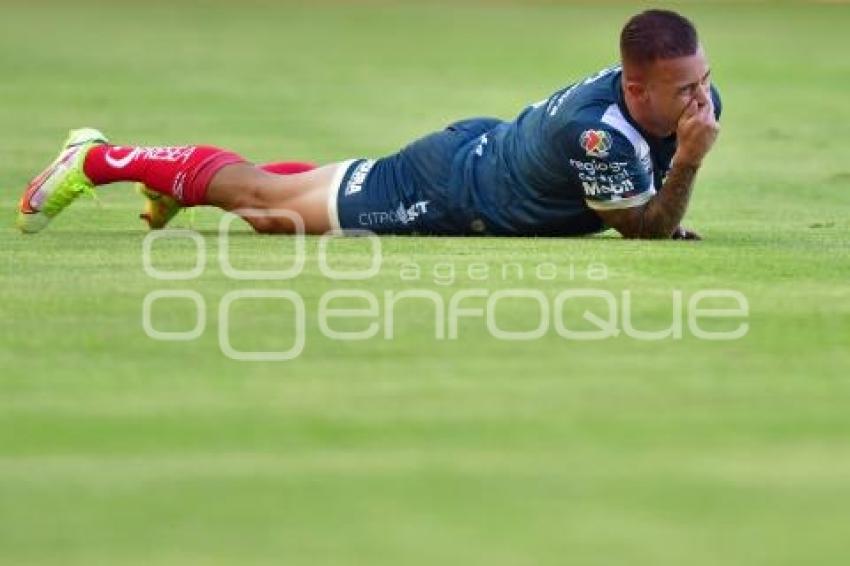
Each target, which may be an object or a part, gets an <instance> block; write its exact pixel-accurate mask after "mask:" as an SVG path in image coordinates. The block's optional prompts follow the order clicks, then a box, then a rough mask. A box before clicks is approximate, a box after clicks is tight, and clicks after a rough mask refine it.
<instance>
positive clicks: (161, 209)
mask: <svg viewBox="0 0 850 566" xmlns="http://www.w3.org/2000/svg"><path fill="white" fill-rule="evenodd" d="M316 167H317V166H316V165H315V164H314V163H310V162H307V161H278V162H274V163H265V164H263V165H260V169H262V170H263V171H267V172H269V173H274V174H276V175H296V174H298V173H306V172H307V171H312V170H313V169H315V168H316ZM136 190H137V192H138V193H139V194H140V195H141V196H142V198H143V199H144V205H143V208H142V212H141V214H139V218H141V219H142V220H144V221H145V222H146V223H147V225H148V228H150V229H151V230H159V229H161V228H165V226H166V225H167V224H168V223H169V222H170V221H171V219H172V218H174V216H176V215H177V213H178V212H180V211H181V210H183V208H184V207H183V206H181V204H180V203H179V202H177V201H176V200H175V199H173V198H171V197H170V196H167V195H164V194H161V193H158V192H156V191H154V190H153V189H151V188H149V187H147V186H145V185H144V183H137V186H136Z"/></svg>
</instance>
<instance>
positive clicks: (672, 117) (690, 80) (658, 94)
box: [645, 48, 711, 136]
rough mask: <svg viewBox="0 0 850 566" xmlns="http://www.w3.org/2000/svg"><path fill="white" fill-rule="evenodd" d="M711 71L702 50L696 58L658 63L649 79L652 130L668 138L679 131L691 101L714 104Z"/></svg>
mask: <svg viewBox="0 0 850 566" xmlns="http://www.w3.org/2000/svg"><path fill="white" fill-rule="evenodd" d="M710 88H711V71H710V69H709V68H708V61H707V60H706V57H705V53H704V52H703V50H702V48H699V49H698V50H697V52H696V53H695V54H694V55H691V56H688V57H677V58H675V59H663V60H660V61H656V62H655V63H654V64H653V65H652V67H651V69H650V72H649V73H648V76H647V80H646V91H645V96H646V100H645V102H646V104H647V106H648V110H649V112H648V113H647V114H648V115H649V116H651V117H652V120H653V121H654V122H655V123H654V124H653V129H654V130H656V132H658V133H659V134H661V135H663V136H667V135H670V134H672V133H673V132H675V131H676V125H677V124H678V122H679V117H680V116H681V115H682V112H684V110H685V108H686V107H687V106H688V104H690V103H691V101H692V100H696V102H697V104H698V105H699V106H700V107H703V106H705V105H706V104H711V90H710Z"/></svg>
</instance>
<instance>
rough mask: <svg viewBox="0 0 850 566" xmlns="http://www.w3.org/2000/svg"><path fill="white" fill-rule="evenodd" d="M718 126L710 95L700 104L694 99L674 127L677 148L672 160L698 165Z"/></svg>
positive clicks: (712, 142)
mask: <svg viewBox="0 0 850 566" xmlns="http://www.w3.org/2000/svg"><path fill="white" fill-rule="evenodd" d="M719 131H720V126H719V125H718V124H717V120H716V119H715V118H714V104H713V103H712V101H711V97H710V96H709V97H708V102H707V103H705V104H703V105H702V106H700V104H699V102H698V101H697V100H696V99H693V100H691V102H690V104H688V106H687V107H686V108H685V111H684V112H682V116H681V117H680V118H679V125H678V127H677V128H676V140H677V144H678V146H677V149H676V156H675V157H674V159H673V161H674V162H675V163H682V164H687V165H692V166H695V167H699V166H700V165H701V164H702V160H703V158H704V157H705V155H706V154H707V153H708V152H709V151H710V150H711V146H712V145H714V140H716V139H717V134H718V133H719Z"/></svg>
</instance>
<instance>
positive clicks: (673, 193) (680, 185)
mask: <svg viewBox="0 0 850 566" xmlns="http://www.w3.org/2000/svg"><path fill="white" fill-rule="evenodd" d="M698 170H699V167H698V166H696V165H690V164H684V163H676V162H674V163H673V166H672V168H671V169H670V172H669V173H668V174H667V180H666V181H664V186H663V187H661V190H660V191H659V192H658V194H657V195H655V196H654V197H652V199H650V201H649V202H648V203H646V206H644V208H643V211H642V214H641V219H640V228H639V230H638V233H637V237H638V238H669V237H670V236H671V235H672V234H673V232H674V231H675V230H676V228H678V227H679V223H680V222H681V221H682V218H684V216H685V212H687V210H688V202H690V199H691V192H692V191H693V188H694V180H695V179H696V176H697V171H698Z"/></svg>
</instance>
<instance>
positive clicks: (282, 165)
mask: <svg viewBox="0 0 850 566" xmlns="http://www.w3.org/2000/svg"><path fill="white" fill-rule="evenodd" d="M315 168H316V165H315V164H313V163H310V162H307V161H281V162H279V163H266V164H265V165H260V169H262V170H263V171H266V172H268V173H274V174H275V175H296V174H298V173H305V172H307V171H312V170H313V169H315Z"/></svg>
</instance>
